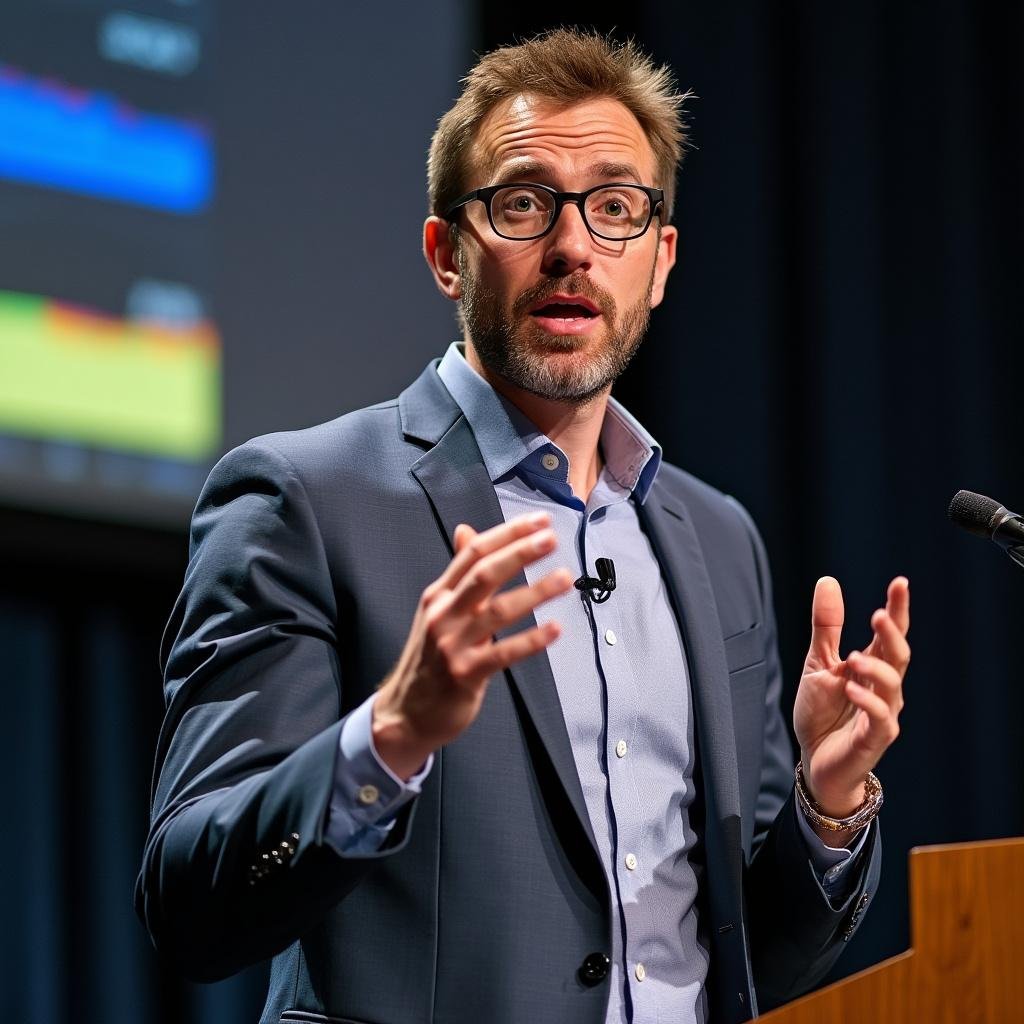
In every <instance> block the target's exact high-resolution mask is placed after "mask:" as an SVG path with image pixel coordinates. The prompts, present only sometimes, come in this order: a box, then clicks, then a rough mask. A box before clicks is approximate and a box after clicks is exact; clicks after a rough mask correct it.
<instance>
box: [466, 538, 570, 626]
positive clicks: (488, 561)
mask: <svg viewBox="0 0 1024 1024" xmlns="http://www.w3.org/2000/svg"><path fill="white" fill-rule="evenodd" d="M472 543H473V542H472V541H471V542H470V546H472ZM557 546H558V538H557V537H556V536H555V532H554V530H541V531H539V532H538V533H535V534H533V535H531V536H528V537H523V538H521V539H520V540H517V541H513V542H512V543H511V544H507V545H505V547H503V548H499V549H498V550H497V551H494V552H492V553H491V554H489V555H485V556H484V557H483V558H481V559H480V561H478V562H477V563H476V565H474V566H472V568H470V569H469V570H468V571H467V572H466V574H465V575H464V576H463V577H462V579H461V580H460V581H459V583H458V585H457V586H456V587H455V600H454V601H453V602H452V606H451V612H452V613H453V614H455V615H460V614H465V613H467V612H475V611H476V609H477V608H478V606H479V605H480V604H481V603H482V602H483V601H485V600H487V598H489V597H490V596H491V595H492V594H493V593H494V592H495V591H496V590H498V589H499V587H501V586H503V585H504V584H505V583H507V582H508V581H509V580H511V579H512V578H513V577H515V576H516V575H517V574H518V573H519V572H521V571H522V569H523V567H524V566H526V565H529V564H530V563H531V562H535V561H536V560H537V559H538V558H541V557H543V556H544V555H546V554H550V553H551V552H552V551H554V550H555V548H556V547H557Z"/></svg>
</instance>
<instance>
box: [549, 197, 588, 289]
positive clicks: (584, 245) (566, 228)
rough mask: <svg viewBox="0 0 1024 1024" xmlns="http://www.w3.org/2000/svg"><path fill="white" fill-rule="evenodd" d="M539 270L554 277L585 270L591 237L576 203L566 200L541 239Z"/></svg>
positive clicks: (586, 268)
mask: <svg viewBox="0 0 1024 1024" xmlns="http://www.w3.org/2000/svg"><path fill="white" fill-rule="evenodd" d="M544 241H545V243H546V247H545V250H544V263H543V269H544V271H545V272H546V273H550V274H553V275H557V276H563V275H565V274H571V273H572V272H573V271H574V270H589V269H590V265H591V262H592V260H593V256H594V246H593V241H594V240H593V237H592V236H591V234H590V231H589V230H588V228H587V225H586V222H585V221H584V220H583V211H582V210H581V209H580V208H579V206H578V205H577V204H576V203H566V204H565V205H564V206H563V207H562V209H561V210H560V211H559V214H558V219H557V220H556V221H555V226H554V227H553V228H552V229H551V231H550V232H549V234H548V235H547V236H546V237H545V238H544Z"/></svg>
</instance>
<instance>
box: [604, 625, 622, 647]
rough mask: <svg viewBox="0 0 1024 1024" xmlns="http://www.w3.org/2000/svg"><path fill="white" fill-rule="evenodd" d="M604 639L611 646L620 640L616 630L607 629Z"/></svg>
mask: <svg viewBox="0 0 1024 1024" xmlns="http://www.w3.org/2000/svg"><path fill="white" fill-rule="evenodd" d="M604 641H605V643H606V644H608V645H610V646H611V647H614V646H615V645H616V644H617V643H618V642H619V638H618V637H617V636H616V635H615V630H613V629H607V630H605V634H604Z"/></svg>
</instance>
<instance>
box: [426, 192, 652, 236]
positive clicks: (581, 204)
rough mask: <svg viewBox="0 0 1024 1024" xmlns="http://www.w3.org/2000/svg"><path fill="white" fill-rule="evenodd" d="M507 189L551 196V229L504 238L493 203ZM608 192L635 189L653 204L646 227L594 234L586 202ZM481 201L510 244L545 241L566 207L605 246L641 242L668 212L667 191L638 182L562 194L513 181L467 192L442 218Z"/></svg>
mask: <svg viewBox="0 0 1024 1024" xmlns="http://www.w3.org/2000/svg"><path fill="white" fill-rule="evenodd" d="M506 188H539V189H540V190H541V191H542V192H547V194H548V195H549V196H551V198H552V199H553V200H554V204H555V207H554V209H553V210H552V212H551V222H550V223H549V224H548V226H547V227H546V228H545V229H544V230H543V231H541V232H538V233H537V234H536V235H503V234H502V233H501V232H500V231H499V230H498V229H497V228H496V227H495V225H494V214H493V213H492V212H491V200H492V199H493V198H494V196H495V195H497V193H499V192H501V191H502V190H503V189H506ZM605 188H636V189H639V190H640V191H641V192H645V193H646V194H647V201H648V203H649V204H650V209H649V210H648V211H647V223H646V224H644V226H643V228H642V229H641V230H639V231H637V232H636V233H635V234H632V235H625V236H619V235H602V234H601V232H600V231H595V230H594V228H593V226H592V225H591V223H590V221H589V220H588V219H587V207H586V202H585V201H586V199H587V197H588V196H592V195H593V194H594V193H595V192H600V191H601V190H602V189H605ZM476 199H479V200H480V201H481V202H482V203H483V204H484V209H485V210H487V220H488V221H489V222H490V225H491V230H492V231H493V232H494V233H495V234H496V235H497V236H498V237H499V238H507V239H508V240H509V241H510V242H532V241H534V239H537V238H543V237H544V236H545V235H546V234H549V233H550V232H551V230H552V229H553V228H554V226H555V225H556V224H557V223H558V218H559V217H560V216H561V214H562V207H563V206H565V204H566V203H575V204H576V206H577V208H578V209H579V211H580V216H581V217H582V218H583V223H584V224H585V225H586V226H587V230H588V231H589V232H590V233H591V234H592V235H593V236H594V237H595V238H602V239H604V240H605V241H606V242H631V241H633V239H635V238H640V237H641V236H643V235H646V234H647V230H648V228H650V226H651V221H652V220H654V218H655V215H657V216H658V217H661V215H662V212H663V211H664V209H665V191H664V189H660V188H652V187H651V186H650V185H639V184H637V182H635V181H609V182H606V183H605V184H603V185H595V186H594V187H593V188H588V189H587V190H586V191H585V192H559V191H558V190H557V189H553V188H551V186H550V185H541V184H539V183H538V182H535V181H510V182H507V183H505V184H502V185H485V186H484V187H483V188H476V189H473V191H472V192H467V193H466V194H465V195H464V196H460V197H459V198H458V199H456V200H455V201H454V202H453V203H452V204H451V205H450V206H449V207H448V208H447V209H446V210H445V211H444V213H443V214H442V216H443V217H444V219H445V220H448V221H450V220H451V219H452V214H453V213H455V212H456V211H457V210H460V209H462V207H464V206H466V205H468V204H469V203H471V202H473V201H474V200H476Z"/></svg>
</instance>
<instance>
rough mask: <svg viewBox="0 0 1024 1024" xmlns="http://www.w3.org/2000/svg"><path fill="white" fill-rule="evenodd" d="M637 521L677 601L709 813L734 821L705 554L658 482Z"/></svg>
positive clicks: (724, 675) (728, 729)
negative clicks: (648, 539)
mask: <svg viewBox="0 0 1024 1024" xmlns="http://www.w3.org/2000/svg"><path fill="white" fill-rule="evenodd" d="M640 519H641V522H642V524H643V526H644V529H645V531H646V532H647V535H648V536H649V537H650V539H651V544H652V545H653V547H654V550H655V553H656V554H657V556H658V561H659V563H660V564H661V566H662V570H663V572H664V574H665V579H666V581H667V583H668V588H669V592H670V593H671V595H672V598H673V600H674V601H675V606H676V611H677V614H678V617H679V624H680V630H681V632H682V635H683V642H684V644H685V646H686V655H687V660H688V662H689V666H690V689H691V693H692V695H693V704H694V713H695V716H696V727H697V741H698V745H699V750H700V756H701V767H702V771H703V775H704V785H705V792H706V795H707V801H708V815H709V818H711V817H712V816H713V817H714V819H717V820H718V821H719V822H721V823H724V822H725V821H727V819H729V818H730V817H735V819H736V821H737V822H738V820H739V815H740V793H739V775H738V772H737V766H736V765H737V763H736V735H735V730H734V727H733V716H732V697H731V694H730V691H729V671H728V667H727V665H726V660H725V647H724V646H723V644H722V629H721V625H720V623H719V618H718V609H717V605H716V603H715V594H714V591H713V589H712V587H711V580H710V578H709V576H708V570H707V565H706V564H705V561H704V553H703V551H702V550H701V546H700V541H699V540H698V538H697V532H696V530H695V529H694V526H693V521H692V519H691V518H690V516H689V514H688V512H687V510H686V508H685V506H684V505H683V503H682V502H681V501H680V500H679V499H678V498H676V497H675V496H673V495H670V494H667V493H666V492H665V489H664V488H663V487H661V486H659V484H658V482H656V483H655V486H654V487H653V488H652V490H651V493H650V495H649V497H648V499H647V501H646V502H645V503H644V504H643V505H642V506H640ZM729 831H731V829H730V830H729Z"/></svg>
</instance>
